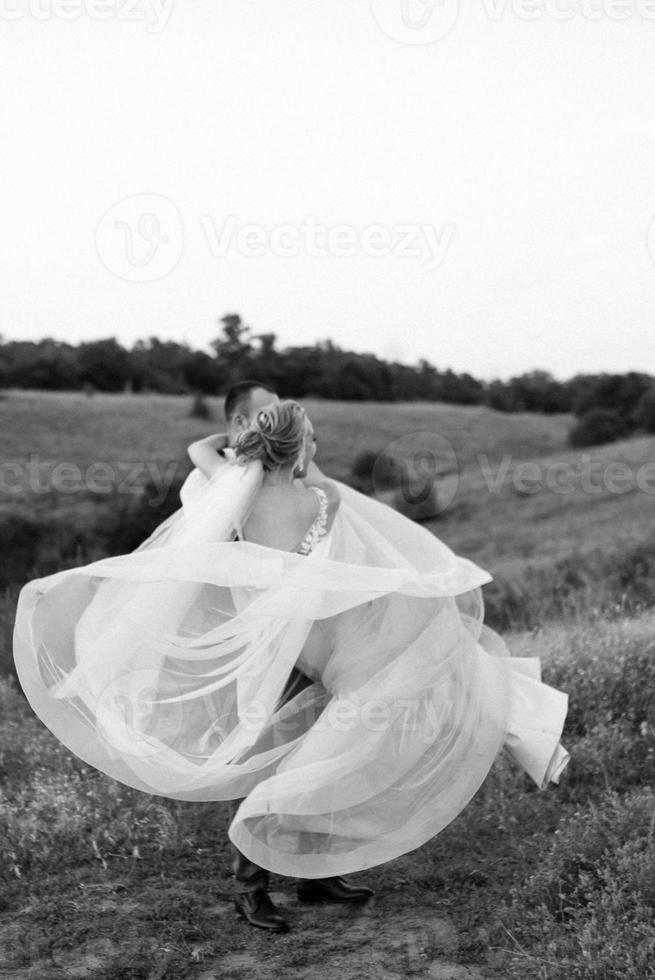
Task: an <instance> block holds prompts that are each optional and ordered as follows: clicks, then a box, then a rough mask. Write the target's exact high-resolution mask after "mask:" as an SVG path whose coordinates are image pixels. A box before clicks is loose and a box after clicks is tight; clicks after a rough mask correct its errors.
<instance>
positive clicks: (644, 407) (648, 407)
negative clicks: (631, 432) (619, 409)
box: [635, 385, 655, 433]
mask: <svg viewBox="0 0 655 980" xmlns="http://www.w3.org/2000/svg"><path fill="white" fill-rule="evenodd" d="M635 423H636V424H637V426H638V427H639V428H640V429H643V430H644V431H645V432H651V433H655V385H653V386H652V388H647V389H646V391H645V392H644V393H643V395H642V396H641V398H640V399H639V403H638V404H637V407H636V409H635Z"/></svg>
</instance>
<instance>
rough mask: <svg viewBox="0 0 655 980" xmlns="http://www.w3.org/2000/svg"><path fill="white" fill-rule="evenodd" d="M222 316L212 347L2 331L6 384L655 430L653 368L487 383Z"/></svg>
mask: <svg viewBox="0 0 655 980" xmlns="http://www.w3.org/2000/svg"><path fill="white" fill-rule="evenodd" d="M219 323H220V328H221V329H220V333H219V335H218V336H217V337H216V339H215V340H214V341H213V343H212V344H211V349H212V353H207V352H205V351H201V350H194V349H193V348H192V347H190V346H189V345H188V344H186V343H178V342H176V341H172V340H166V341H164V340H159V339H158V338H157V337H150V338H149V339H148V340H139V341H137V342H136V343H135V344H134V345H133V346H132V347H131V348H126V347H124V346H123V345H122V344H121V343H119V341H117V340H116V338H115V337H110V338H106V339H102V340H94V341H85V342H82V343H79V344H77V345H73V344H69V343H66V342H64V341H59V340H53V339H52V338H45V339H43V340H40V341H15V340H14V341H11V340H4V339H2V338H0V386H3V387H14V388H41V389H49V390H71V389H72V390H76V389H77V390H87V391H89V392H93V391H103V392H120V391H126V390H127V391H134V392H159V393H165V394H185V393H195V394H200V395H216V394H219V393H220V392H223V391H225V390H226V389H227V388H228V387H229V386H230V385H231V384H233V383H234V382H235V381H238V380H242V379H244V378H252V379H253V380H257V381H262V382H264V383H265V384H268V385H270V386H271V387H273V388H275V390H276V391H278V392H279V393H280V395H282V396H283V397H294V398H312V397H313V398H327V399H337V400H343V401H384V402H393V401H420V400H424V401H441V402H452V403H456V404H460V405H486V406H488V407H490V408H494V409H497V410H499V411H503V412H542V413H549V414H552V413H557V412H572V413H573V414H575V415H577V416H579V417H580V418H582V417H583V416H587V415H588V414H589V412H592V413H596V414H597V413H598V412H600V413H601V421H603V418H604V422H603V424H606V425H609V426H610V428H611V426H612V425H614V427H615V428H616V429H617V431H618V430H620V431H621V433H623V434H627V432H628V431H634V429H635V428H636V427H637V428H638V427H642V428H645V429H646V430H647V431H655V421H654V420H653V416H654V415H655V378H653V376H652V375H650V374H645V373H640V372H629V373H627V374H577V375H575V376H574V377H572V378H570V379H569V380H567V381H557V380H556V379H555V378H553V377H552V375H551V374H549V373H548V372H547V371H541V370H534V371H529V372H526V373H524V374H521V375H518V376H516V377H512V378H510V379H509V380H508V381H501V380H499V379H496V380H493V381H481V380H478V379H477V378H474V377H473V376H472V375H470V374H468V373H462V374H458V373H456V372H455V371H452V370H450V369H445V370H439V369H438V368H436V367H435V366H434V365H432V364H430V363H429V362H428V361H427V360H421V361H419V363H418V364H417V365H414V366H411V365H407V364H401V363H399V362H390V361H385V360H383V359H381V358H379V357H376V356H375V355H373V354H365V353H356V352H354V351H349V350H343V349H342V348H340V347H338V346H337V345H336V344H334V343H332V342H331V341H329V340H327V341H323V342H320V343H317V344H313V345H308V346H299V347H285V348H279V347H278V343H277V337H276V335H275V334H274V333H262V334H255V333H253V331H252V330H251V328H250V327H248V326H247V325H246V324H245V323H244V322H243V321H242V319H241V317H240V316H239V315H238V314H227V315H226V316H223V317H222V318H221V319H220V321H219ZM603 413H605V415H603ZM607 413H609V415H608V414H607ZM651 423H652V424H653V428H651V427H650V424H651ZM614 438H616V435H615V436H614Z"/></svg>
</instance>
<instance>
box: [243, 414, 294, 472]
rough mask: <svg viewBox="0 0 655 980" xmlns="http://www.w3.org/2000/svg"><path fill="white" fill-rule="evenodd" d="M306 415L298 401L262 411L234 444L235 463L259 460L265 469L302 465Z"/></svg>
mask: <svg viewBox="0 0 655 980" xmlns="http://www.w3.org/2000/svg"><path fill="white" fill-rule="evenodd" d="M306 432H307V415H306V413H305V409H304V408H302V406H301V405H299V404H298V402H294V401H291V400H290V399H287V400H286V401H281V402H279V403H278V404H276V405H269V406H268V407H267V408H262V409H261V410H260V411H259V412H257V415H256V416H255V418H254V420H253V421H252V422H251V424H250V425H249V426H248V428H247V429H245V430H244V431H243V432H242V433H241V434H240V435H239V436H237V439H236V441H235V443H234V451H235V454H236V459H237V462H241V463H246V462H248V461H249V460H251V459H260V460H261V461H262V464H263V466H264V469H265V470H273V469H276V468H277V467H279V466H287V465H289V464H290V463H294V462H297V463H298V464H299V465H301V466H302V463H303V458H304V449H305V434H306Z"/></svg>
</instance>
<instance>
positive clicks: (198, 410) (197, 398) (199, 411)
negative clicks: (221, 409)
mask: <svg viewBox="0 0 655 980" xmlns="http://www.w3.org/2000/svg"><path fill="white" fill-rule="evenodd" d="M189 415H190V417H191V418H192V419H210V418H211V417H212V413H211V409H210V407H209V405H208V404H207V402H206V401H205V398H204V395H203V394H202V392H200V391H199V392H196V394H195V395H194V396H193V401H192V403H191V410H190V412H189Z"/></svg>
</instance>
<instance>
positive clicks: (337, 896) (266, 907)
mask: <svg viewBox="0 0 655 980" xmlns="http://www.w3.org/2000/svg"><path fill="white" fill-rule="evenodd" d="M278 401H279V398H278V396H277V395H276V393H275V392H274V391H273V390H272V389H271V388H269V387H268V386H267V385H264V384H261V382H259V381H241V382H239V384H236V385H234V386H233V387H232V388H230V390H229V391H228V393H227V395H226V397H225V419H226V421H227V444H228V445H229V446H231V445H233V444H234V442H235V440H236V438H237V436H238V435H239V433H241V432H243V431H244V429H247V428H248V426H249V425H250V423H251V422H252V421H253V420H254V418H255V416H256V414H257V412H259V411H260V410H261V409H262V408H266V407H267V406H268V405H271V404H272V403H274V402H278ZM219 451H220V450H219ZM304 479H306V480H308V481H309V482H312V481H313V480H322V479H324V477H323V475H322V473H321V471H320V470H319V469H318V467H317V466H316V465H315V464H314V463H313V462H312V463H310V465H309V467H308V472H307V476H306V477H304ZM311 683H312V681H311V680H310V678H309V677H307V676H306V674H303V673H302V672H301V671H300V670H298V669H297V668H296V667H293V668H292V670H291V674H290V675H289V679H288V680H287V684H286V687H285V689H284V691H283V692H282V695H281V697H280V702H279V703H280V705H282V704H284V703H285V702H286V701H288V700H289V699H290V698H292V697H294V696H295V695H296V694H297V693H298V692H299V691H302V690H303V688H305V687H307V686H308V685H309V684H311ZM240 804H241V800H230V823H231V822H232V820H233V819H234V815H235V813H236V811H237V809H238V808H239V805H240ZM230 849H231V852H232V871H233V873H234V879H235V883H236V892H237V893H236V895H235V899H234V903H235V907H236V909H237V911H238V912H239V913H240V914H241V915H242V916H243V917H244V918H245V919H247V921H248V922H250V924H251V925H253V926H260V927H261V928H263V929H270V930H273V931H275V932H285V931H286V930H287V929H288V928H289V926H288V923H287V921H286V919H285V918H284V916H283V915H282V913H281V912H280V910H279V909H278V908H277V907H276V906H275V905H274V904H273V902H272V901H271V899H270V896H269V894H268V885H269V874H268V871H267V870H266V869H265V868H261V867H260V866H259V865H257V864H255V863H254V862H253V861H251V860H250V859H249V858H247V857H246V856H245V854H242V853H241V851H239V850H238V849H237V848H236V847H235V845H234V844H233V843H232V842H231V841H230ZM296 890H297V895H298V898H299V899H300V900H301V901H304V902H324V901H327V902H361V901H364V900H365V899H367V898H370V896H371V895H373V891H372V889H370V888H365V887H358V886H355V885H350V884H348V882H346V881H344V879H343V878H341V877H340V876H335V877H331V878H307V879H304V878H299V879H298V880H297V885H296Z"/></svg>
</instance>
